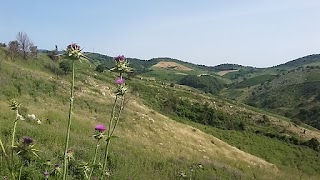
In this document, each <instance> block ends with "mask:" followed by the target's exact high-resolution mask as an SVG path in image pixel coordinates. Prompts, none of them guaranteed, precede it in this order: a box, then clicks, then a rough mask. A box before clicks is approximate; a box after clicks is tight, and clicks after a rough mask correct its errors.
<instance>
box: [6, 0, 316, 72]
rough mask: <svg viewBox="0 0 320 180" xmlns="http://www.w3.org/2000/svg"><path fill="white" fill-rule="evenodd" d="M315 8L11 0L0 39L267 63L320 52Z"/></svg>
mask: <svg viewBox="0 0 320 180" xmlns="http://www.w3.org/2000/svg"><path fill="white" fill-rule="evenodd" d="M319 8H320V1H316V0H308V1H303V0H282V1H276V0H269V1H259V2H257V1H252V0H251V1H250V0H245V1H241V2H239V1H228V2H221V1H210V0H201V1H196V2H195V1H188V0H187V1H182V0H176V1H168V0H164V1H147V0H137V1H134V2H133V1H127V0H118V1H114V0H113V1H109V2H102V1H100V2H88V1H83V2H79V1H77V2H76V3H75V2H72V1H67V2H65V1H61V0H57V1H54V3H53V2H50V1H48V2H46V1H40V2H29V1H22V2H20V1H16V0H13V1H4V2H2V6H1V7H0V10H1V12H2V13H3V14H5V16H4V18H1V20H0V23H1V24H2V26H1V27H0V34H1V36H0V42H5V43H8V42H9V41H11V40H14V39H15V37H16V34H17V33H18V32H19V31H24V32H26V33H27V34H28V36H29V37H30V39H31V40H32V41H33V42H34V44H35V45H37V46H38V47H39V48H41V49H54V46H55V45H56V44H57V45H58V47H59V49H61V48H64V47H65V46H66V45H67V44H69V43H71V42H76V43H78V44H79V45H81V46H82V47H84V48H85V51H89V52H92V51H94V52H97V53H101V54H105V55H109V56H116V55H119V54H123V55H125V56H126V57H132V58H139V59H146V60H148V59H151V58H156V57H170V58H174V59H179V60H183V61H186V62H191V63H194V64H201V65H207V66H215V65H218V64H224V63H232V64H240V65H244V66H254V67H271V66H274V65H278V64H282V63H285V62H287V61H290V60H294V59H297V58H300V57H303V56H306V55H311V54H319V50H318V47H317V45H319V44H320V36H317V35H318V34H317V33H318V32H320V25H319V24H318V23H316V22H317V21H318V19H319V17H320V12H319V11H318V9H319ZM76 10H77V11H76Z"/></svg>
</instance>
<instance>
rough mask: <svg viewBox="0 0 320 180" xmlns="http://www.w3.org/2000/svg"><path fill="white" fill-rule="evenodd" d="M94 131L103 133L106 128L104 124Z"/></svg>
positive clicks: (97, 126)
mask: <svg viewBox="0 0 320 180" xmlns="http://www.w3.org/2000/svg"><path fill="white" fill-rule="evenodd" d="M94 129H95V130H97V131H99V132H103V131H105V130H106V127H105V126H104V125H103V124H98V125H96V127H95V128H94Z"/></svg>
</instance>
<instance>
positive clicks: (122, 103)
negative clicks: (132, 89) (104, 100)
mask: <svg viewBox="0 0 320 180" xmlns="http://www.w3.org/2000/svg"><path fill="white" fill-rule="evenodd" d="M124 98H125V96H124V95H123V96H122V100H121V105H120V109H119V113H118V117H117V119H116V124H115V125H114V126H113V128H112V131H111V134H110V136H112V135H113V133H114V130H115V129H116V127H117V125H118V122H119V119H120V115H121V113H122V110H123V107H124Z"/></svg>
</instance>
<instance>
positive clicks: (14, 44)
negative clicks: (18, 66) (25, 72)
mask: <svg viewBox="0 0 320 180" xmlns="http://www.w3.org/2000/svg"><path fill="white" fill-rule="evenodd" d="M18 52H19V42H18V41H10V42H9V44H8V55H9V56H10V59H11V60H13V57H14V56H16V55H17V54H18Z"/></svg>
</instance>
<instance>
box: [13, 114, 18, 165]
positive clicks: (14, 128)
mask: <svg viewBox="0 0 320 180" xmlns="http://www.w3.org/2000/svg"><path fill="white" fill-rule="evenodd" d="M17 116H18V110H17ZM17 124H18V120H17V119H16V120H15V121H14V125H13V131H12V140H11V164H14V159H13V154H14V150H13V148H14V142H15V137H16V128H17Z"/></svg>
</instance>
